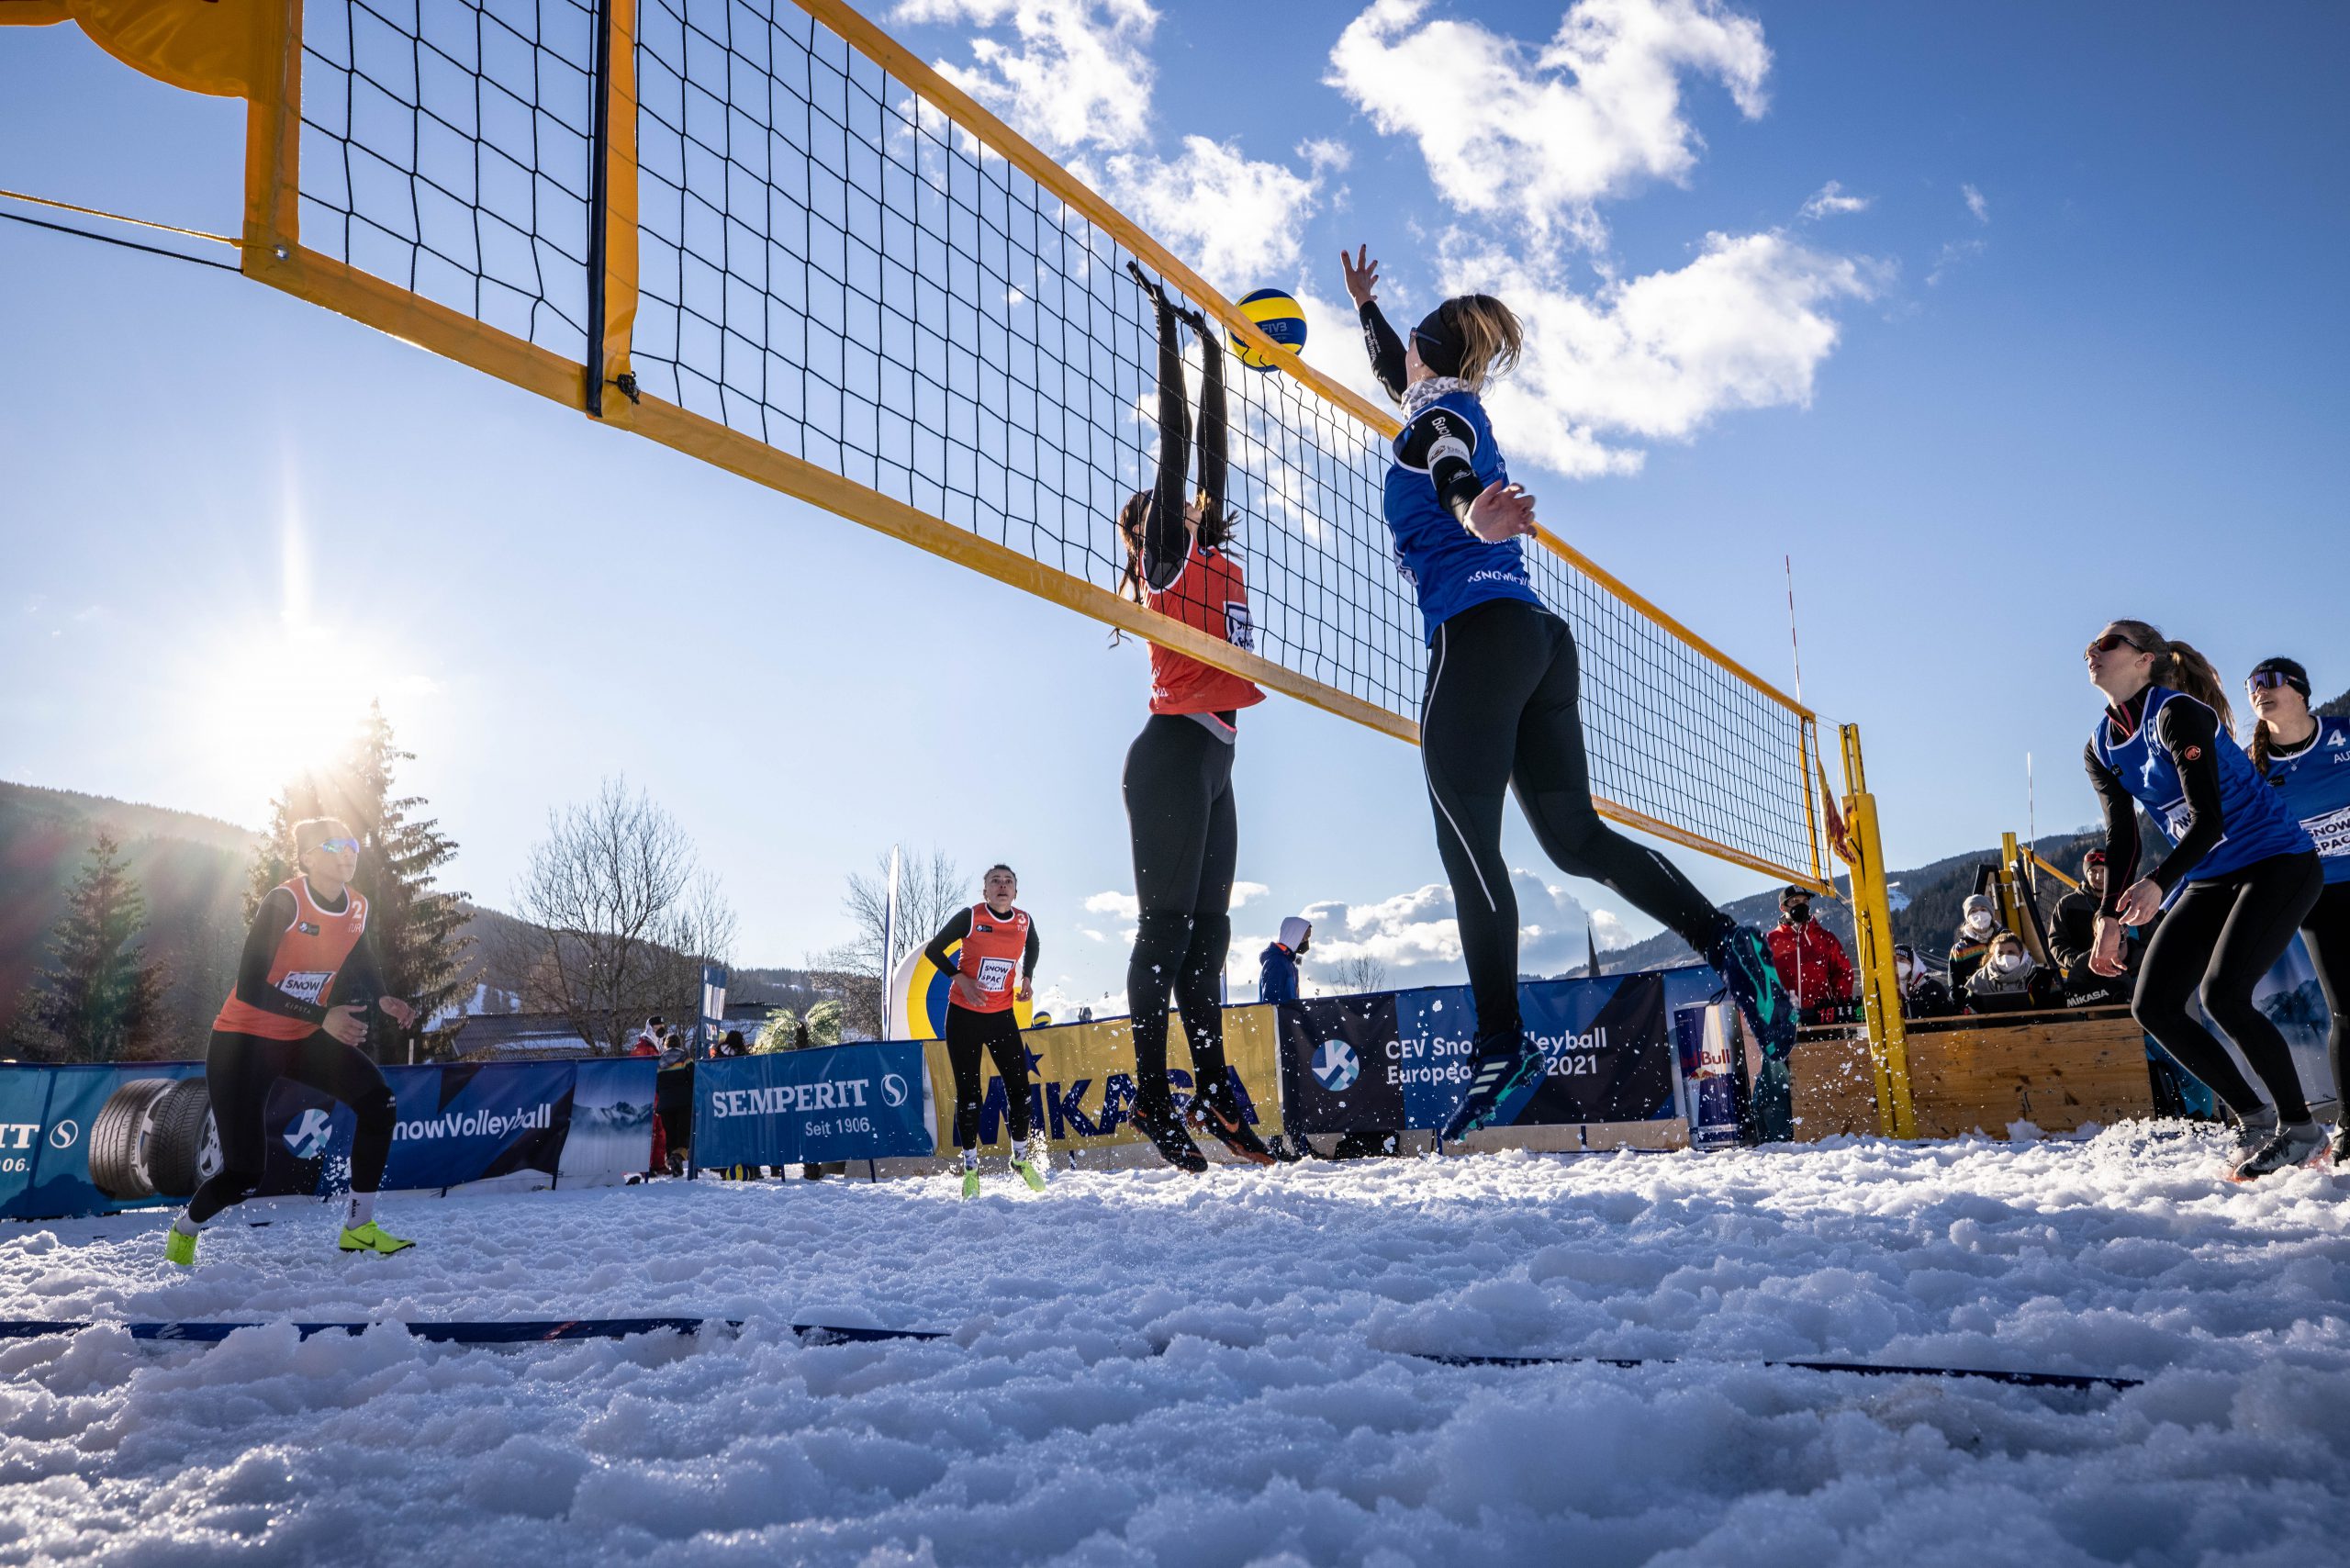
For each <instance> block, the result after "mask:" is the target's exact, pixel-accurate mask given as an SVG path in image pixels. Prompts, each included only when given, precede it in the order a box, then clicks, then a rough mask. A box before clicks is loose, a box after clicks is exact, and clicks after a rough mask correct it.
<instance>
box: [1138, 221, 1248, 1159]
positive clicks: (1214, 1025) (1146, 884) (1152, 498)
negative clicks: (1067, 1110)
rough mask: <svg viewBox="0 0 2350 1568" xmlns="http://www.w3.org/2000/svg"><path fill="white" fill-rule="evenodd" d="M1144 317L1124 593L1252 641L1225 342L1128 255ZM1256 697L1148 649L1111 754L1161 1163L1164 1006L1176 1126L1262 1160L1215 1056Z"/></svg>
mask: <svg viewBox="0 0 2350 1568" xmlns="http://www.w3.org/2000/svg"><path fill="white" fill-rule="evenodd" d="M1128 270H1129V271H1131V272H1133V274H1134V275H1135V278H1136V281H1137V282H1139V283H1140V284H1141V285H1142V286H1143V290H1144V292H1145V293H1147V294H1148V295H1149V296H1150V300H1151V304H1152V306H1153V307H1154V308H1155V309H1156V311H1157V313H1158V483H1157V485H1156V487H1154V488H1152V489H1148V490H1138V491H1136V493H1135V494H1134V495H1133V496H1132V497H1130V498H1128V499H1127V501H1126V504H1125V506H1124V507H1123V508H1121V509H1120V510H1119V513H1118V530H1119V532H1121V533H1123V534H1124V535H1125V542H1126V580H1125V587H1126V590H1127V591H1128V592H1129V593H1130V594H1131V595H1132V596H1133V597H1134V599H1136V601H1137V602H1140V603H1144V604H1147V605H1148V606H1149V607H1150V608H1151V609H1153V610H1158V612H1160V613H1161V614H1163V615H1167V616H1170V617H1172V618H1173V619H1175V620H1177V621H1180V622H1182V623H1183V624H1184V625H1187V626H1190V627H1192V628H1193V629H1195V630H1197V631H1201V632H1204V633H1207V634H1208V635H1209V636H1211V637H1214V638H1215V639H1216V640H1218V641H1219V642H1225V643H1229V644H1232V645H1233V646H1234V647H1236V648H1241V649H1246V648H1248V645H1249V643H1250V640H1251V628H1250V624H1249V620H1248V582H1247V579H1246V577H1245V576H1244V574H1243V573H1242V571H1241V568H1240V563H1239V561H1238V560H1237V559H1236V558H1235V557H1234V556H1233V555H1232V554H1230V553H1229V550H1228V549H1227V544H1228V542H1229V540H1230V538H1231V535H1232V530H1233V522H1234V519H1233V517H1232V514H1231V513H1230V512H1229V511H1228V510H1226V509H1225V434H1226V432H1225V393H1224V347H1223V345H1222V344H1221V343H1219V342H1217V341H1216V336H1215V334H1214V332H1213V331H1211V330H1209V328H1208V323H1207V321H1206V319H1205V318H1203V317H1202V316H1201V315H1199V314H1198V313H1197V312H1196V311H1194V312H1188V313H1182V314H1181V315H1180V316H1179V312H1178V311H1177V309H1176V308H1175V306H1174V304H1173V302H1172V301H1170V300H1169V298H1168V297H1167V295H1166V292H1165V291H1164V290H1163V289H1161V288H1160V287H1159V286H1158V285H1157V284H1155V283H1153V282H1151V281H1150V280H1149V279H1148V278H1146V277H1144V276H1143V274H1142V272H1141V270H1140V269H1139V268H1136V267H1134V266H1133V265H1132V263H1129V264H1128ZM1179 319H1187V320H1189V321H1190V323H1191V325H1192V330H1194V331H1196V332H1198V333H1199V337H1200V353H1201V359H1202V366H1201V385H1200V424H1199V491H1198V493H1197V495H1196V496H1195V497H1193V498H1191V499H1190V500H1189V502H1188V503H1187V502H1186V500H1185V498H1184V493H1183V492H1184V479H1185V476H1186V471H1187V469H1188V468H1189V467H1190V457H1191V450H1190V449H1191V447H1192V420H1191V410H1190V407H1189V388H1188V387H1187V386H1185V384H1184V375H1183V353H1182V340H1181V330H1180V328H1179V326H1178V321H1179ZM1263 700H1265V694H1264V693H1263V692H1261V691H1259V690H1258V689H1257V688H1256V687H1254V686H1252V685H1250V684H1249V683H1248V681H1246V680H1243V679H1241V678H1239V677H1238V676H1236V675H1233V674H1230V673H1229V672H1227V671H1225V670H1221V669H1218V668H1216V667H1215V666H1213V665H1210V664H1205V663H1203V662H1202V661H1200V660H1198V659H1195V658H1192V657H1191V656H1190V655H1185V654H1181V653H1178V652H1176V651H1174V650H1172V649H1169V648H1165V647H1161V646H1159V645H1158V644H1157V643H1153V644H1151V648H1150V718H1149V721H1148V722H1146V723H1145V724H1144V725H1143V730H1142V734H1139V735H1137V736H1136V737H1135V743H1134V745H1132V746H1131V747H1129V748H1128V749H1127V752H1126V769H1125V797H1126V822H1127V824H1128V826H1129V828H1130V829H1131V831H1132V833H1133V836H1134V851H1135V897H1136V900H1137V902H1139V903H1140V904H1141V906H1142V907H1141V916H1140V919H1139V920H1138V921H1137V922H1136V932H1135V948H1134V954H1133V956H1132V957H1131V958H1129V959H1128V960H1127V962H1126V1004H1127V1007H1128V1009H1129V1011H1130V1012H1131V1013H1132V1014H1133V1015H1134V1025H1133V1026H1134V1039H1135V1076H1136V1104H1135V1125H1136V1126H1139V1127H1140V1128H1142V1130H1143V1131H1144V1132H1145V1133H1147V1134H1148V1135H1149V1137H1150V1140H1151V1142H1152V1143H1154V1144H1156V1145H1157V1146H1158V1151H1159V1153H1160V1154H1162V1155H1164V1156H1165V1157H1166V1158H1167V1159H1168V1161H1169V1163H1170V1164H1173V1165H1178V1166H1181V1168H1183V1169H1184V1170H1205V1169H1206V1168H1207V1161H1206V1159H1203V1157H1202V1156H1201V1154H1200V1151H1199V1148H1198V1146H1197V1145H1196V1144H1194V1143H1193V1142H1192V1138H1191V1137H1190V1135H1189V1134H1188V1133H1187V1132H1186V1131H1185V1130H1184V1126H1183V1123H1182V1120H1181V1119H1180V1118H1179V1117H1178V1116H1177V1114H1176V1112H1175V1104H1174V1092H1173V1090H1172V1088H1171V1087H1170V1086H1169V1082H1168V1079H1167V1003H1168V998H1169V993H1170V991H1171V992H1172V994H1173V996H1174V999H1175V1002H1176V1003H1177V1004H1178V1005H1179V1006H1181V1009H1182V1012H1183V1033H1184V1036H1186V1037H1187V1038H1188V1039H1189V1040H1190V1041H1191V1044H1192V1075H1193V1080H1194V1082H1193V1088H1192V1104H1191V1107H1190V1113H1189V1115H1190V1120H1191V1123H1192V1126H1195V1127H1202V1128H1204V1129H1205V1130H1206V1131H1207V1132H1208V1133H1210V1134H1211V1135H1212V1136H1214V1137H1215V1138H1216V1139H1217V1140H1218V1141H1220V1142H1222V1143H1223V1144H1224V1145H1225V1147H1226V1148H1230V1149H1231V1150H1232V1151H1233V1152H1234V1153H1235V1154H1237V1155H1238V1156H1240V1157H1241V1158H1242V1159H1248V1160H1252V1161H1254V1162H1256V1163H1259V1164H1269V1163H1270V1162H1271V1159H1272V1156H1271V1155H1270V1153H1268V1152H1267V1151H1266V1148H1265V1145H1264V1142H1263V1140H1262V1139H1260V1138H1259V1137H1257V1134H1256V1131H1255V1129H1253V1128H1252V1127H1250V1126H1249V1125H1248V1118H1247V1115H1246V1114H1244V1112H1243V1111H1242V1109H1241V1104H1240V1098H1239V1096H1238V1094H1237V1093H1236V1092H1235V1091H1234V1088H1233V1083H1232V1077H1231V1070H1230V1069H1229V1068H1228V1067H1227V1066H1226V1065H1225V1055H1224V1013H1223V1007H1222V1004H1221V1002H1219V1000H1218V996H1219V987H1218V981H1219V980H1221V979H1222V978H1223V975H1224V960H1225V953H1226V952H1227V950H1229V948H1230V947H1231V946H1232V917H1231V913H1230V910H1231V907H1232V878H1233V870H1234V866H1235V863H1236V860H1237V856H1238V851H1239V836H1240V835H1239V825H1238V819H1237V814H1236V812H1235V811H1234V809H1233V800H1232V752H1233V743H1234V741H1235V740H1236V738H1237V736H1238V734H1239V729H1238V721H1239V712H1240V710H1241V709H1243V708H1247V707H1250V706H1252V705H1254V704H1256V703H1259V702H1262V701H1263Z"/></svg>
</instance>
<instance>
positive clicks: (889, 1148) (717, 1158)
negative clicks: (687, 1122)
mask: <svg viewBox="0 0 2350 1568" xmlns="http://www.w3.org/2000/svg"><path fill="white" fill-rule="evenodd" d="M933 1145H934V1137H933V1135H932V1128H931V1126H930V1125H929V1100H928V1097H927V1096H926V1095H925V1093H924V1092H923V1056H922V1047H921V1046H919V1045H917V1044H914V1043H912V1042H911V1041H903V1040H900V1041H892V1042H889V1043H886V1044H862V1045H850V1046H825V1047H818V1048H815V1049H811V1050H804V1051H776V1052H773V1053H771V1054H767V1055H763V1056H751V1057H713V1058H711V1059H709V1060H707V1061H701V1062H697V1063H696V1064H695V1065H694V1159H695V1161H696V1162H697V1163H699V1164H701V1165H706V1166H710V1167H712V1168H716V1169H723V1168H725V1167H727V1166H731V1165H799V1164H807V1163H816V1164H821V1163H822V1162H824V1161H826V1160H839V1159H899V1158H901V1157H906V1156H919V1155H924V1154H928V1153H930V1152H931V1149H932V1148H933Z"/></svg>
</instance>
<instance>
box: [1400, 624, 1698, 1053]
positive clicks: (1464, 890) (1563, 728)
mask: <svg viewBox="0 0 2350 1568" xmlns="http://www.w3.org/2000/svg"><path fill="white" fill-rule="evenodd" d="M1580 680H1581V677H1580V673H1579V670H1578V660H1577V656H1576V653H1575V640H1574V635H1573V633H1571V632H1569V631H1568V630H1567V623H1566V622H1563V621H1561V620H1560V619H1559V618H1558V617H1557V616H1555V615H1553V614H1551V613H1550V611H1549V610H1543V609H1540V608H1538V607H1537V606H1535V605H1531V604H1527V603H1526V602H1524V601H1523V600H1521V599H1490V600H1488V601H1486V602H1485V603H1483V604H1479V605H1474V606H1472V607H1471V608H1470V609H1467V610H1462V611H1461V612H1460V614H1458V615H1455V616H1453V617H1452V618H1451V619H1450V620H1449V621H1446V622H1442V623H1441V624H1440V625H1438V627H1437V629H1436V646H1435V647H1434V648H1433V649H1432V650H1431V651H1430V656H1429V659H1428V684H1427V697H1426V698H1425V699H1423V700H1422V701H1421V704H1420V760H1421V762H1422V764H1423V765H1424V766H1425V767H1427V779H1428V800H1429V801H1430V802H1431V803H1432V804H1433V806H1434V807H1435V812H1436V842H1437V850H1438V853H1439V854H1440V855H1442V856H1443V857H1444V869H1445V873H1446V874H1447V875H1448V876H1449V877H1450V878H1451V879H1452V904H1453V909H1454V911H1455V913H1457V914H1458V915H1459V917H1460V955H1461V958H1463V959H1464V960H1465V961H1466V962H1467V964H1468V968H1469V989H1470V991H1471V993H1472V995H1474V996H1475V998H1476V1001H1477V1032H1478V1034H1479V1035H1480V1036H1488V1035H1504V1036H1513V1035H1516V1033H1517V1032H1518V1028H1519V1024H1518V1014H1517V896H1516V893H1514V892H1513V891H1512V890H1511V889H1510V881H1509V863H1508V862H1507V861H1505V860H1504V859H1503V858H1502V795H1503V791H1504V790H1505V789H1506V790H1510V791H1513V792H1515V793H1516V796H1517V803H1518V806H1519V808H1520V809H1521V810H1523V811H1524V812H1526V820H1527V823H1530V824H1532V826H1533V829H1534V836H1535V838H1536V840H1537V841H1538V842H1539V843H1540V845H1541V846H1542V852H1543V853H1544V854H1545V855H1548V856H1549V857H1550V859H1551V861H1552V862H1553V863H1554V864H1555V865H1556V866H1557V867H1558V868H1559V869H1560V870H1561V871H1564V872H1566V873H1567V874H1568V875H1569V876H1571V877H1587V878H1589V879H1592V880H1593V881H1595V882H1597V883H1599V884H1601V885H1602V886H1603V887H1606V888H1607V889H1608V890H1611V891H1613V892H1614V893H1615V894H1616V895H1617V897H1619V898H1621V899H1623V900H1624V901H1625V902H1627V903H1629V904H1630V905H1632V907H1633V908H1635V909H1638V910H1639V911H1640V912H1642V913H1645V914H1647V915H1649V916H1650V917H1651V919H1654V920H1658V921H1661V922H1662V923H1663V924H1665V925H1667V926H1670V927H1671V928H1672V929H1673V931H1674V932H1675V933H1677V934H1678V935H1680V937H1681V939H1682V940H1683V941H1684V942H1686V943H1688V944H1689V945H1690V946H1692V947H1694V948H1695V949H1696V950H1697V952H1698V953H1699V954H1700V955H1703V954H1704V953H1705V952H1706V951H1707V948H1708V947H1709V946H1712V944H1713V942H1714V940H1715V938H1716V936H1717V935H1718V934H1719V933H1720V930H1721V927H1722V924H1723V918H1722V916H1721V915H1720V913H1718V912H1717V911H1716V910H1715V908H1714V906H1713V905H1712V904H1710V903H1708V902H1707V901H1706V895H1705V894H1703V893H1701V892H1699V891H1698V890H1696V888H1695V885H1694V884H1692V883H1691V882H1690V880H1689V879H1688V878H1686V877H1684V876H1683V875H1682V874H1681V871H1680V868H1678V867H1676V866H1674V865H1673V862H1672V861H1670V860H1667V859H1666V858H1665V857H1663V856H1662V855H1659V854H1658V853H1657V852H1656V851H1655V850H1653V849H1651V848H1649V847H1647V846H1645V845H1640V844H1635V843H1634V842H1633V841H1632V840H1630V839H1628V838H1626V837H1625V836H1624V835H1623V834H1620V833H1617V832H1616V831H1615V830H1614V829H1613V828H1611V827H1609V826H1608V825H1607V824H1606V823H1604V822H1601V821H1600V820H1599V813H1598V812H1596V811H1595V810H1594V809H1593V807H1592V803H1591V775H1590V771H1589V768H1588V767H1587V765H1586V763H1585V762H1584V759H1583V710H1582V699H1581V694H1580Z"/></svg>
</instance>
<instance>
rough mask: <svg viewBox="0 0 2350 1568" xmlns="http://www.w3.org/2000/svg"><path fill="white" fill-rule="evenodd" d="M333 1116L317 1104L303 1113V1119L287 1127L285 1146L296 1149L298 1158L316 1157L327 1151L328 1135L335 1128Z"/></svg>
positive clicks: (295, 1154)
mask: <svg viewBox="0 0 2350 1568" xmlns="http://www.w3.org/2000/svg"><path fill="white" fill-rule="evenodd" d="M333 1125H334V1124H333V1121H332V1118H330V1117H329V1116H328V1114H326V1113H325V1112H324V1111H321V1110H319V1109H318V1108H317V1107H316V1106H312V1107H311V1108H310V1109H309V1110H307V1111H305V1112H303V1113H302V1119H301V1120H300V1121H298V1122H297V1123H295V1124H294V1125H293V1126H290V1127H288V1128H286V1129H285V1147H286V1148H290V1149H292V1150H293V1151H294V1158H295V1159H317V1158H318V1157H319V1156H320V1155H321V1154H324V1153H325V1152H326V1151H327V1135H328V1134H329V1133H330V1131H332V1129H333Z"/></svg>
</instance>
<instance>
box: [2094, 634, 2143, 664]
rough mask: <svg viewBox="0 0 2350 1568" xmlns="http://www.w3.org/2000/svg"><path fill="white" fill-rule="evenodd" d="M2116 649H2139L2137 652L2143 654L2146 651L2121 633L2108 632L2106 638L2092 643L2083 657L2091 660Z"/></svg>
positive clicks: (2100, 638) (2103, 637)
mask: <svg viewBox="0 0 2350 1568" xmlns="http://www.w3.org/2000/svg"><path fill="white" fill-rule="evenodd" d="M2116 648H2137V651H2138V652H2140V653H2142V654H2143V653H2144V652H2145V651H2146V650H2145V649H2143V648H2139V647H2138V644H2135V643H2133V642H2132V641H2131V640H2130V639H2129V638H2127V637H2125V636H2123V635H2122V634H2121V633H2119V632H2108V633H2106V634H2105V635H2104V636H2102V637H2099V638H2098V640H2097V641H2096V642H2094V643H2091V644H2089V645H2088V649H2087V652H2085V653H2083V654H2082V655H2081V656H2082V657H2083V658H2091V657H2094V656H2095V655H2098V654H2109V653H2111V652H2113V650H2114V649H2116Z"/></svg>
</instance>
